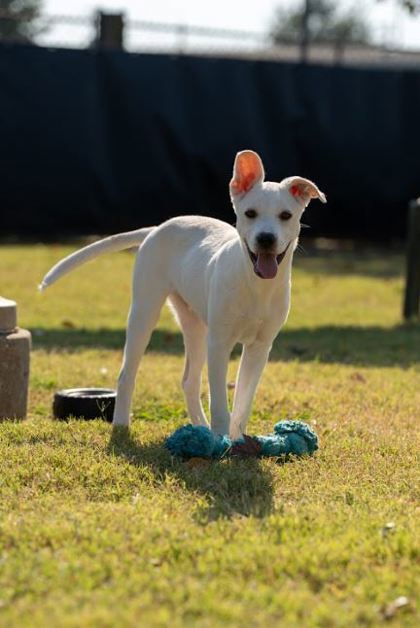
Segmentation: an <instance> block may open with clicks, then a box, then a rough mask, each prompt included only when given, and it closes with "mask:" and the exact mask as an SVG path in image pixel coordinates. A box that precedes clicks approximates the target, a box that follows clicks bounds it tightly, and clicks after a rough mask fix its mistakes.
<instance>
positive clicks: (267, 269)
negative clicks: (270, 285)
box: [255, 253, 278, 279]
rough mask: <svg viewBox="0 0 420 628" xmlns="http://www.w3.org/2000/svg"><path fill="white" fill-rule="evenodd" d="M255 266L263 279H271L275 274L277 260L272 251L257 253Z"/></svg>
mask: <svg viewBox="0 0 420 628" xmlns="http://www.w3.org/2000/svg"><path fill="white" fill-rule="evenodd" d="M255 267H256V269H257V271H258V272H259V274H260V275H261V277H263V278H264V279H273V277H275V276H276V274H277V268H278V264H277V260H276V256H275V255H273V254H272V253H258V255H257V261H256V263H255Z"/></svg>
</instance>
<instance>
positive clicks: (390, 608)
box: [381, 595, 410, 619]
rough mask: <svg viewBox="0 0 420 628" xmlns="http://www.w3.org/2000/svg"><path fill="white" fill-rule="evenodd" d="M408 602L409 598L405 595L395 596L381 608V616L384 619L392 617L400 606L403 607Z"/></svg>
mask: <svg viewBox="0 0 420 628" xmlns="http://www.w3.org/2000/svg"><path fill="white" fill-rule="evenodd" d="M409 604H410V600H409V599H408V597H405V595H401V596H400V597H397V599H396V600H394V601H393V602H390V603H389V604H387V605H386V606H384V607H383V608H382V611H381V612H382V617H383V618H384V619H392V618H393V617H394V616H395V614H396V613H397V611H399V610H400V608H404V607H405V606H408V605H409Z"/></svg>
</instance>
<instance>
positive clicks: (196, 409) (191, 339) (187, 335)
mask: <svg viewBox="0 0 420 628" xmlns="http://www.w3.org/2000/svg"><path fill="white" fill-rule="evenodd" d="M169 299H170V302H171V304H172V306H173V308H174V310H175V313H176V317H177V319H178V322H179V324H180V326H181V329H182V334H183V336H184V345H185V368H184V375H183V377H182V388H183V390H184V395H185V400H186V403H187V408H188V414H189V416H190V419H191V422H192V423H193V424H194V425H206V426H208V422H207V419H206V415H205V413H204V410H203V406H202V404H201V399H200V388H201V372H202V370H203V366H204V363H205V361H206V355H207V327H206V325H205V323H203V321H202V320H201V319H200V318H199V317H198V316H197V314H195V313H194V312H193V311H192V310H191V309H190V307H189V306H188V305H187V303H185V301H184V300H183V299H182V298H181V297H180V296H178V295H177V294H171V295H170V298H169Z"/></svg>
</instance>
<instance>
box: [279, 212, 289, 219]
mask: <svg viewBox="0 0 420 628" xmlns="http://www.w3.org/2000/svg"><path fill="white" fill-rule="evenodd" d="M291 217H292V214H291V213H290V212H288V211H284V212H281V214H279V218H280V220H290V219H291Z"/></svg>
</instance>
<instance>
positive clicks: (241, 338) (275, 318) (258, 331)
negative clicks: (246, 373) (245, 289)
mask: <svg viewBox="0 0 420 628" xmlns="http://www.w3.org/2000/svg"><path fill="white" fill-rule="evenodd" d="M281 305H282V306H281ZM281 305H280V304H279V303H278V302H277V303H276V304H274V303H273V302H271V303H258V302H256V303H250V304H248V307H246V306H245V307H244V306H242V307H239V308H238V311H237V314H236V317H235V319H236V320H235V328H236V329H235V332H236V333H235V335H236V337H237V339H238V342H240V343H242V344H246V345H248V344H252V343H253V342H256V341H263V340H264V341H271V340H272V339H273V338H274V336H275V335H276V334H277V332H278V330H279V329H280V327H281V326H282V324H283V323H284V321H285V320H286V317H287V311H288V306H287V304H286V303H284V304H281Z"/></svg>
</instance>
